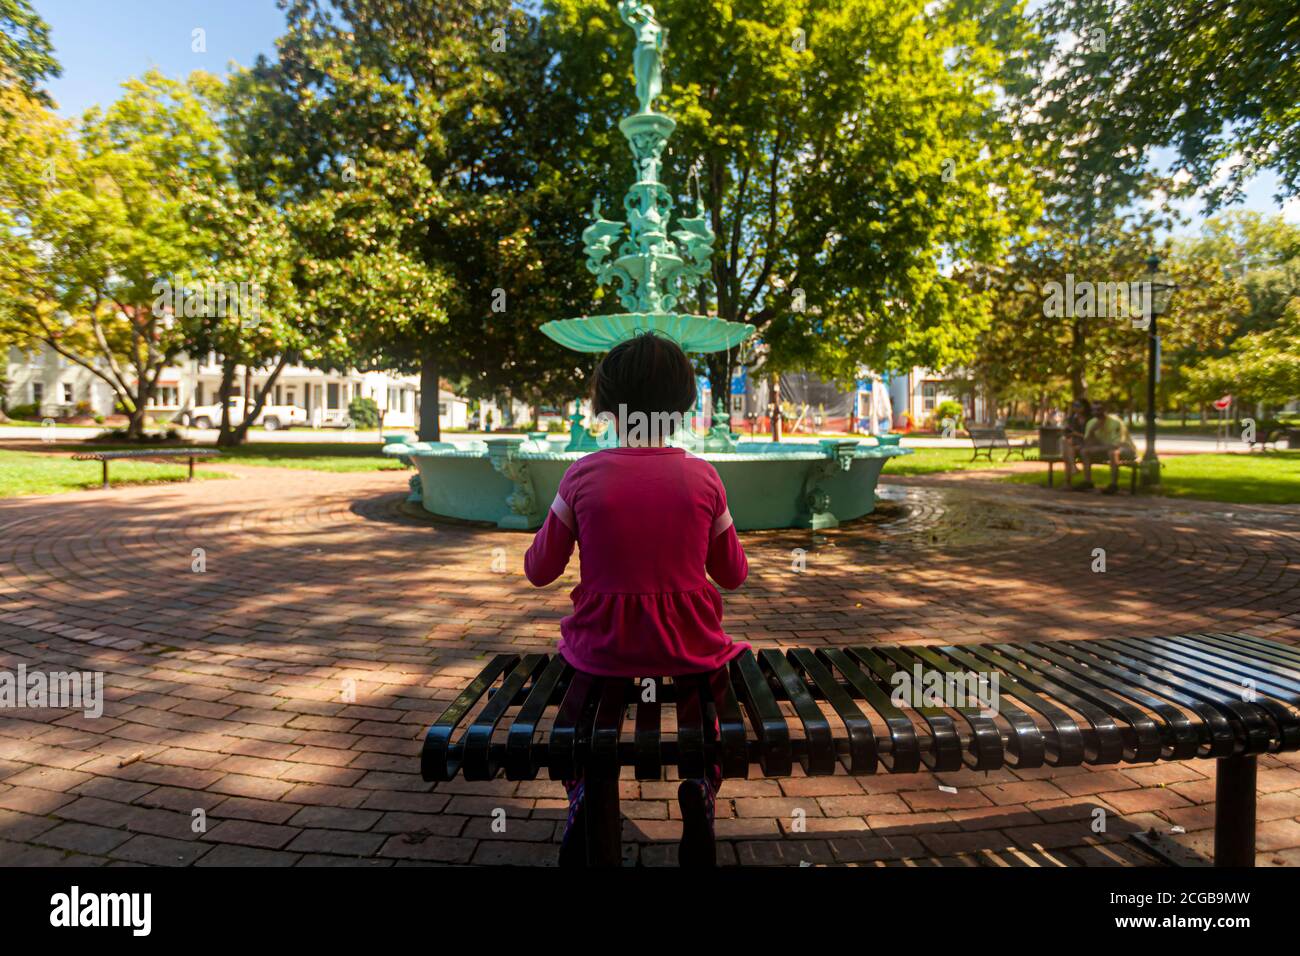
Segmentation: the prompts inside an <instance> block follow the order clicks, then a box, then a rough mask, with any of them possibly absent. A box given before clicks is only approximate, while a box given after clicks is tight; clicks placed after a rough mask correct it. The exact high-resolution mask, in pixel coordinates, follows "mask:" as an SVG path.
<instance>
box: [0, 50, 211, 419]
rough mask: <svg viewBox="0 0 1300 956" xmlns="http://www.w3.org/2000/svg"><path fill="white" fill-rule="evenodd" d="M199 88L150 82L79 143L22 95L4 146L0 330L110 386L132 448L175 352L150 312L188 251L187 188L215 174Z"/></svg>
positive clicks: (91, 114)
mask: <svg viewBox="0 0 1300 956" xmlns="http://www.w3.org/2000/svg"><path fill="white" fill-rule="evenodd" d="M203 82H206V81H198V85H196V86H190V85H186V84H182V83H177V82H175V81H172V80H168V79H166V78H164V77H163V76H161V75H160V74H158V73H156V72H149V73H146V74H145V75H144V76H143V77H142V78H140V79H135V80H129V81H128V82H127V83H125V84H124V93H123V95H122V97H121V98H120V99H119V100H118V101H117V102H116V103H114V104H113V105H112V106H111V107H110V108H109V109H108V110H107V111H106V112H100V111H99V110H98V109H92V110H89V111H87V113H86V115H85V116H84V117H83V118H82V120H81V121H80V123H79V124H77V128H76V130H75V134H74V131H73V130H71V129H70V128H69V124H66V123H64V122H63V121H61V120H59V119H58V118H57V117H54V116H53V115H52V114H50V113H49V112H48V111H47V110H45V109H44V107H41V106H40V105H39V104H37V103H36V102H35V101H34V100H28V101H27V104H26V108H25V109H24V111H23V112H22V113H21V116H20V118H19V119H17V120H15V121H14V124H13V127H12V128H13V129H14V130H16V135H14V136H12V137H7V138H6V140H5V142H4V144H3V148H4V149H5V150H6V151H7V154H8V155H6V156H5V157H4V159H5V162H4V170H3V172H2V173H0V178H2V179H3V187H0V190H2V192H3V202H4V210H3V213H0V215H2V216H3V226H4V229H3V233H2V234H0V246H2V251H0V268H2V269H3V272H4V274H3V276H2V277H0V278H3V287H4V289H5V290H7V291H6V293H5V298H6V300H7V303H6V304H7V306H8V308H7V310H6V318H5V320H4V321H5V322H6V323H7V324H9V325H10V327H11V328H13V329H14V331H15V333H16V334H18V335H20V336H22V338H23V339H24V340H25V341H26V342H33V343H43V344H44V345H46V346H48V347H49V348H51V349H53V350H54V351H56V352H57V353H58V354H59V355H61V356H62V357H63V358H64V359H66V360H67V361H69V362H72V363H74V364H76V365H80V366H81V367H83V368H85V369H86V370H87V371H89V372H90V373H91V374H92V375H94V376H96V377H97V378H99V379H101V380H102V381H104V382H105V383H107V384H108V386H109V387H110V388H111V389H112V390H113V392H114V394H115V395H116V396H117V402H118V404H119V405H120V407H121V408H122V409H123V411H125V412H126V414H127V415H128V416H129V419H130V423H129V426H128V435H129V437H131V438H133V439H134V438H139V437H141V435H142V433H143V427H144V418H145V413H146V410H147V405H148V402H149V399H150V397H151V396H152V395H153V393H154V390H155V388H156V386H157V382H158V376H159V374H160V373H161V372H162V369H163V368H164V367H165V366H166V365H167V364H169V363H170V362H171V361H172V359H173V358H174V357H175V356H176V354H177V353H178V352H179V351H180V350H181V348H182V347H183V345H184V340H183V337H182V334H181V329H180V327H179V326H178V325H177V323H176V320H175V316H174V315H173V314H171V313H169V312H167V311H166V310H165V309H158V308H155V305H156V303H157V300H158V297H159V293H158V288H157V285H158V283H159V282H160V281H164V280H167V279H168V278H169V277H174V276H180V275H183V274H184V273H185V271H186V270H187V268H188V267H189V266H190V265H191V263H192V262H193V261H194V258H195V256H196V255H197V253H198V249H197V243H196V239H195V236H194V234H193V233H192V231H191V230H190V229H189V227H188V225H187V223H186V220H185V206H186V201H187V196H188V194H187V192H186V188H185V184H186V181H187V179H188V178H190V177H193V176H197V175H205V176H206V178H208V179H210V180H215V179H216V178H217V176H218V173H217V172H216V168H217V167H219V165H220V152H221V146H220V137H219V131H218V130H217V128H216V126H215V125H214V124H213V123H212V120H211V117H210V116H209V114H208V112H207V110H206V107H205V105H204V103H203V99H202V95H201V93H200V92H199V86H201V85H202V84H203ZM11 102H14V101H13V100H11ZM33 161H34V162H33ZM15 164H17V165H15ZM205 171H207V172H206V173H205Z"/></svg>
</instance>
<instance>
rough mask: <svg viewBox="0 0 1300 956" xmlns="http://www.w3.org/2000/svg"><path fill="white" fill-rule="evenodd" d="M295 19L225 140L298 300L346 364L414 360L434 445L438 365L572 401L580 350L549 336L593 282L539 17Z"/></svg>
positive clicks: (364, 4)
mask: <svg viewBox="0 0 1300 956" xmlns="http://www.w3.org/2000/svg"><path fill="white" fill-rule="evenodd" d="M288 17H289V31H288V33H287V34H286V35H285V37H283V38H282V39H281V40H280V42H279V54H280V56H279V61H278V62H277V63H274V64H271V63H266V62H261V63H259V64H258V65H257V66H256V67H254V69H252V70H251V71H248V72H247V73H246V74H244V75H243V76H241V77H239V78H238V79H237V80H236V83H235V86H234V90H235V96H234V97H233V98H232V115H233V116H234V117H235V121H234V123H233V136H232V139H233V141H234V143H235V149H236V152H237V153H238V154H239V160H238V162H237V163H236V170H237V176H238V177H239V178H240V181H241V184H242V185H243V186H244V187H245V188H248V189H250V190H252V191H254V192H256V193H257V194H258V195H259V196H260V197H261V198H263V200H264V201H266V202H267V203H268V204H271V205H273V206H276V207H279V208H282V209H284V210H285V212H286V214H287V216H288V221H289V222H290V224H291V228H292V231H293V235H294V240H295V242H296V243H297V244H298V245H299V246H300V247H301V249H302V254H303V261H302V265H301V266H300V268H299V269H298V270H297V271H296V273H295V283H296V284H297V286H298V293H299V297H300V299H301V300H302V301H303V303H304V305H305V306H306V307H307V308H309V309H311V310H313V311H314V312H316V313H317V314H318V315H320V316H321V317H322V322H323V323H324V324H326V325H328V326H329V327H330V328H331V329H333V330H334V332H333V334H334V336H335V337H336V338H337V339H338V340H339V341H340V342H344V343H346V346H347V349H348V354H349V358H350V360H351V361H352V362H355V363H356V364H358V365H362V366H365V367H387V368H397V369H402V370H405V369H419V371H420V374H421V393H422V402H421V416H420V418H421V421H420V429H419V434H420V437H421V438H423V439H426V440H436V439H437V438H438V437H439V432H438V418H437V405H438V402H437V396H438V388H439V382H440V380H441V379H442V377H444V376H447V377H455V378H465V379H467V380H469V381H470V382H471V383H472V384H473V385H474V386H475V388H476V389H477V390H478V392H479V393H480V394H487V393H490V392H492V391H494V390H498V389H501V388H509V389H515V390H524V389H532V390H535V391H537V392H539V393H545V392H549V393H552V394H554V393H556V392H559V393H560V394H565V393H571V392H572V390H573V389H574V388H576V387H577V383H578V382H579V381H580V378H581V375H580V369H579V365H580V363H579V361H578V359H576V358H575V357H574V356H572V355H571V354H566V353H564V352H563V350H561V349H560V348H559V346H557V345H555V344H554V343H551V342H550V341H549V340H547V339H546V338H545V337H544V336H542V335H541V334H540V333H539V332H538V331H537V328H538V326H540V325H541V323H542V322H544V321H546V319H549V318H555V317H556V316H557V314H558V315H563V314H564V309H565V307H566V305H568V303H569V302H571V301H572V302H578V301H580V300H581V296H579V295H575V291H574V290H575V289H579V290H580V291H581V292H582V293H584V294H585V293H586V292H587V291H588V289H589V287H590V283H589V280H585V279H584V277H583V276H581V275H580V273H579V269H580V259H579V257H578V255H577V252H576V243H577V235H578V233H579V232H580V227H579V226H578V225H577V221H576V211H574V210H571V209H569V208H568V207H567V205H566V203H565V197H566V194H567V190H568V188H569V187H568V186H567V182H568V178H569V177H567V176H566V174H565V170H564V169H563V168H562V166H561V165H559V164H558V160H557V157H560V158H562V157H563V156H564V153H563V150H562V149H557V148H556V147H557V143H559V142H560V141H561V134H562V132H563V130H564V128H565V126H564V123H563V122H562V121H561V120H560V119H558V118H557V114H558V112H559V111H560V110H562V109H563V104H562V103H561V102H560V101H558V100H557V99H556V98H554V96H553V95H552V86H551V84H549V83H548V82H547V76H546V70H547V64H548V62H549V56H548V55H547V54H546V52H545V50H544V49H543V48H541V47H540V46H539V45H538V43H539V40H538V31H537V30H536V26H535V22H534V20H533V19H532V18H530V17H529V15H528V14H527V13H525V12H524V11H523V10H522V9H519V8H516V7H514V6H512V5H511V3H509V2H507V0H456V2H436V3H435V2H432V0H422V2H420V3H416V4H412V3H397V2H393V0H339V2H335V3H319V2H316V0H294V2H292V3H291V4H290V5H289V9H288ZM502 44H504V46H502ZM557 220H558V221H559V225H557ZM568 248H574V251H573V253H572V254H571V255H570V254H567V252H568Z"/></svg>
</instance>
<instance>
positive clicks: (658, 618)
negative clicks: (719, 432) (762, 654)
mask: <svg viewBox="0 0 1300 956" xmlns="http://www.w3.org/2000/svg"><path fill="white" fill-rule="evenodd" d="M575 543H576V544H577V545H578V549H579V558H580V561H581V580H580V581H579V583H578V586H577V587H575V588H574V589H573V592H572V594H571V595H570V596H571V598H572V600H573V613H572V614H570V615H569V616H568V617H566V618H565V619H564V620H563V621H561V622H560V634H561V638H560V644H559V651H560V653H561V654H562V655H563V656H564V658H565V660H567V661H568V662H569V663H570V664H572V665H573V666H574V667H576V668H578V669H579V670H582V671H587V672H588V673H590V674H598V675H602V676H613V677H645V676H658V675H666V676H673V675H678V674H695V673H702V672H705V671H711V670H715V669H716V668H718V667H721V666H722V665H723V664H725V663H727V661H729V660H731V659H732V658H733V657H735V656H736V655H737V654H739V653H740V652H741V651H742V650H744V649H745V648H747V647H749V645H748V644H745V643H742V642H737V641H733V640H732V639H731V638H730V637H728V636H727V634H726V632H725V631H723V630H722V596H721V595H720V594H719V593H718V591H717V588H715V587H714V586H713V585H712V584H710V583H709V581H708V579H707V578H706V577H705V572H707V573H708V576H709V577H711V578H713V580H714V581H716V582H717V583H718V584H719V585H720V586H721V587H724V588H726V589H728V590H732V589H734V588H738V587H740V585H741V584H743V583H744V581H745V576H746V575H747V574H748V573H749V565H748V563H747V562H746V560H745V552H744V550H743V549H742V548H741V547H740V541H739V539H738V538H737V537H736V529H735V527H734V526H733V525H732V522H731V512H730V511H728V510H727V493H726V490H725V489H724V488H723V486H722V480H721V479H720V478H719V477H718V473H717V472H716V471H715V470H714V469H713V466H712V465H710V464H709V463H708V462H707V461H705V460H704V459H702V458H697V457H695V456H694V455H691V454H689V453H687V452H685V451H683V450H682V449H680V448H607V449H605V450H604V451H599V452H595V453H594V454H591V455H587V456H585V457H583V458H581V459H579V460H578V461H576V462H574V463H573V465H572V466H570V468H569V470H568V472H566V473H565V475H564V478H563V479H562V480H561V481H560V488H559V493H558V494H557V495H556V496H555V501H554V502H553V503H552V505H551V510H550V511H549V513H548V514H547V516H546V522H545V523H544V524H543V525H542V527H541V530H540V531H538V532H537V537H535V538H534V539H533V543H532V546H531V547H530V548H529V549H528V553H527V554H526V555H525V556H524V573H525V574H527V575H528V580H529V581H531V582H532V583H533V584H535V585H536V586H538V587H543V586H545V585H547V584H550V583H551V582H552V581H554V580H555V579H556V578H558V577H559V576H560V575H561V574H562V573H563V571H564V569H565V566H566V565H567V564H568V563H569V557H570V556H571V555H572V554H573V546H574V544H575Z"/></svg>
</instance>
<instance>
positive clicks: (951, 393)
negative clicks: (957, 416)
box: [889, 368, 989, 428]
mask: <svg viewBox="0 0 1300 956" xmlns="http://www.w3.org/2000/svg"><path fill="white" fill-rule="evenodd" d="M889 399H890V401H891V402H892V403H893V406H894V424H895V426H898V425H901V424H902V416H903V413H904V412H907V413H908V414H910V415H911V416H912V422H913V424H914V425H915V426H916V427H917V428H923V427H925V425H926V423H928V422H929V421H930V420H931V419H932V418H933V417H934V410H935V409H936V408H938V407H939V406H940V405H942V404H943V403H944V402H956V403H958V404H959V405H961V407H962V408H963V409H964V410H965V412H964V414H963V416H962V417H963V419H964V420H965V421H968V422H987V421H989V417H988V416H987V414H986V411H987V409H986V408H985V404H986V403H985V401H984V395H983V394H982V393H981V392H979V391H976V393H975V394H974V395H971V394H969V393H967V394H965V395H961V394H958V390H957V388H956V387H955V386H954V384H953V382H952V381H951V380H950V379H949V378H947V377H945V376H944V375H942V374H941V373H939V372H935V371H934V370H933V369H928V368H913V369H909V370H908V371H907V372H905V373H903V374H901V375H894V376H893V377H891V379H890V381H889Z"/></svg>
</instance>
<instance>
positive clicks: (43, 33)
mask: <svg viewBox="0 0 1300 956" xmlns="http://www.w3.org/2000/svg"><path fill="white" fill-rule="evenodd" d="M60 73H61V71H60V69H59V64H58V61H57V60H55V59H54V47H53V45H52V44H51V43H50V28H49V25H48V24H47V23H46V22H45V21H44V20H42V19H41V18H40V17H39V16H38V15H37V14H36V12H35V11H34V10H33V9H32V6H31V4H30V3H29V2H28V0H0V89H3V90H5V91H7V92H15V91H16V92H18V93H20V94H22V95H23V96H25V97H27V98H29V99H33V100H36V101H37V102H38V103H39V104H41V105H42V106H50V105H51V103H50V98H49V95H48V94H47V93H46V92H45V91H44V90H42V89H41V83H42V82H43V81H44V80H46V79H49V78H50V77H56V76H59V75H60Z"/></svg>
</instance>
